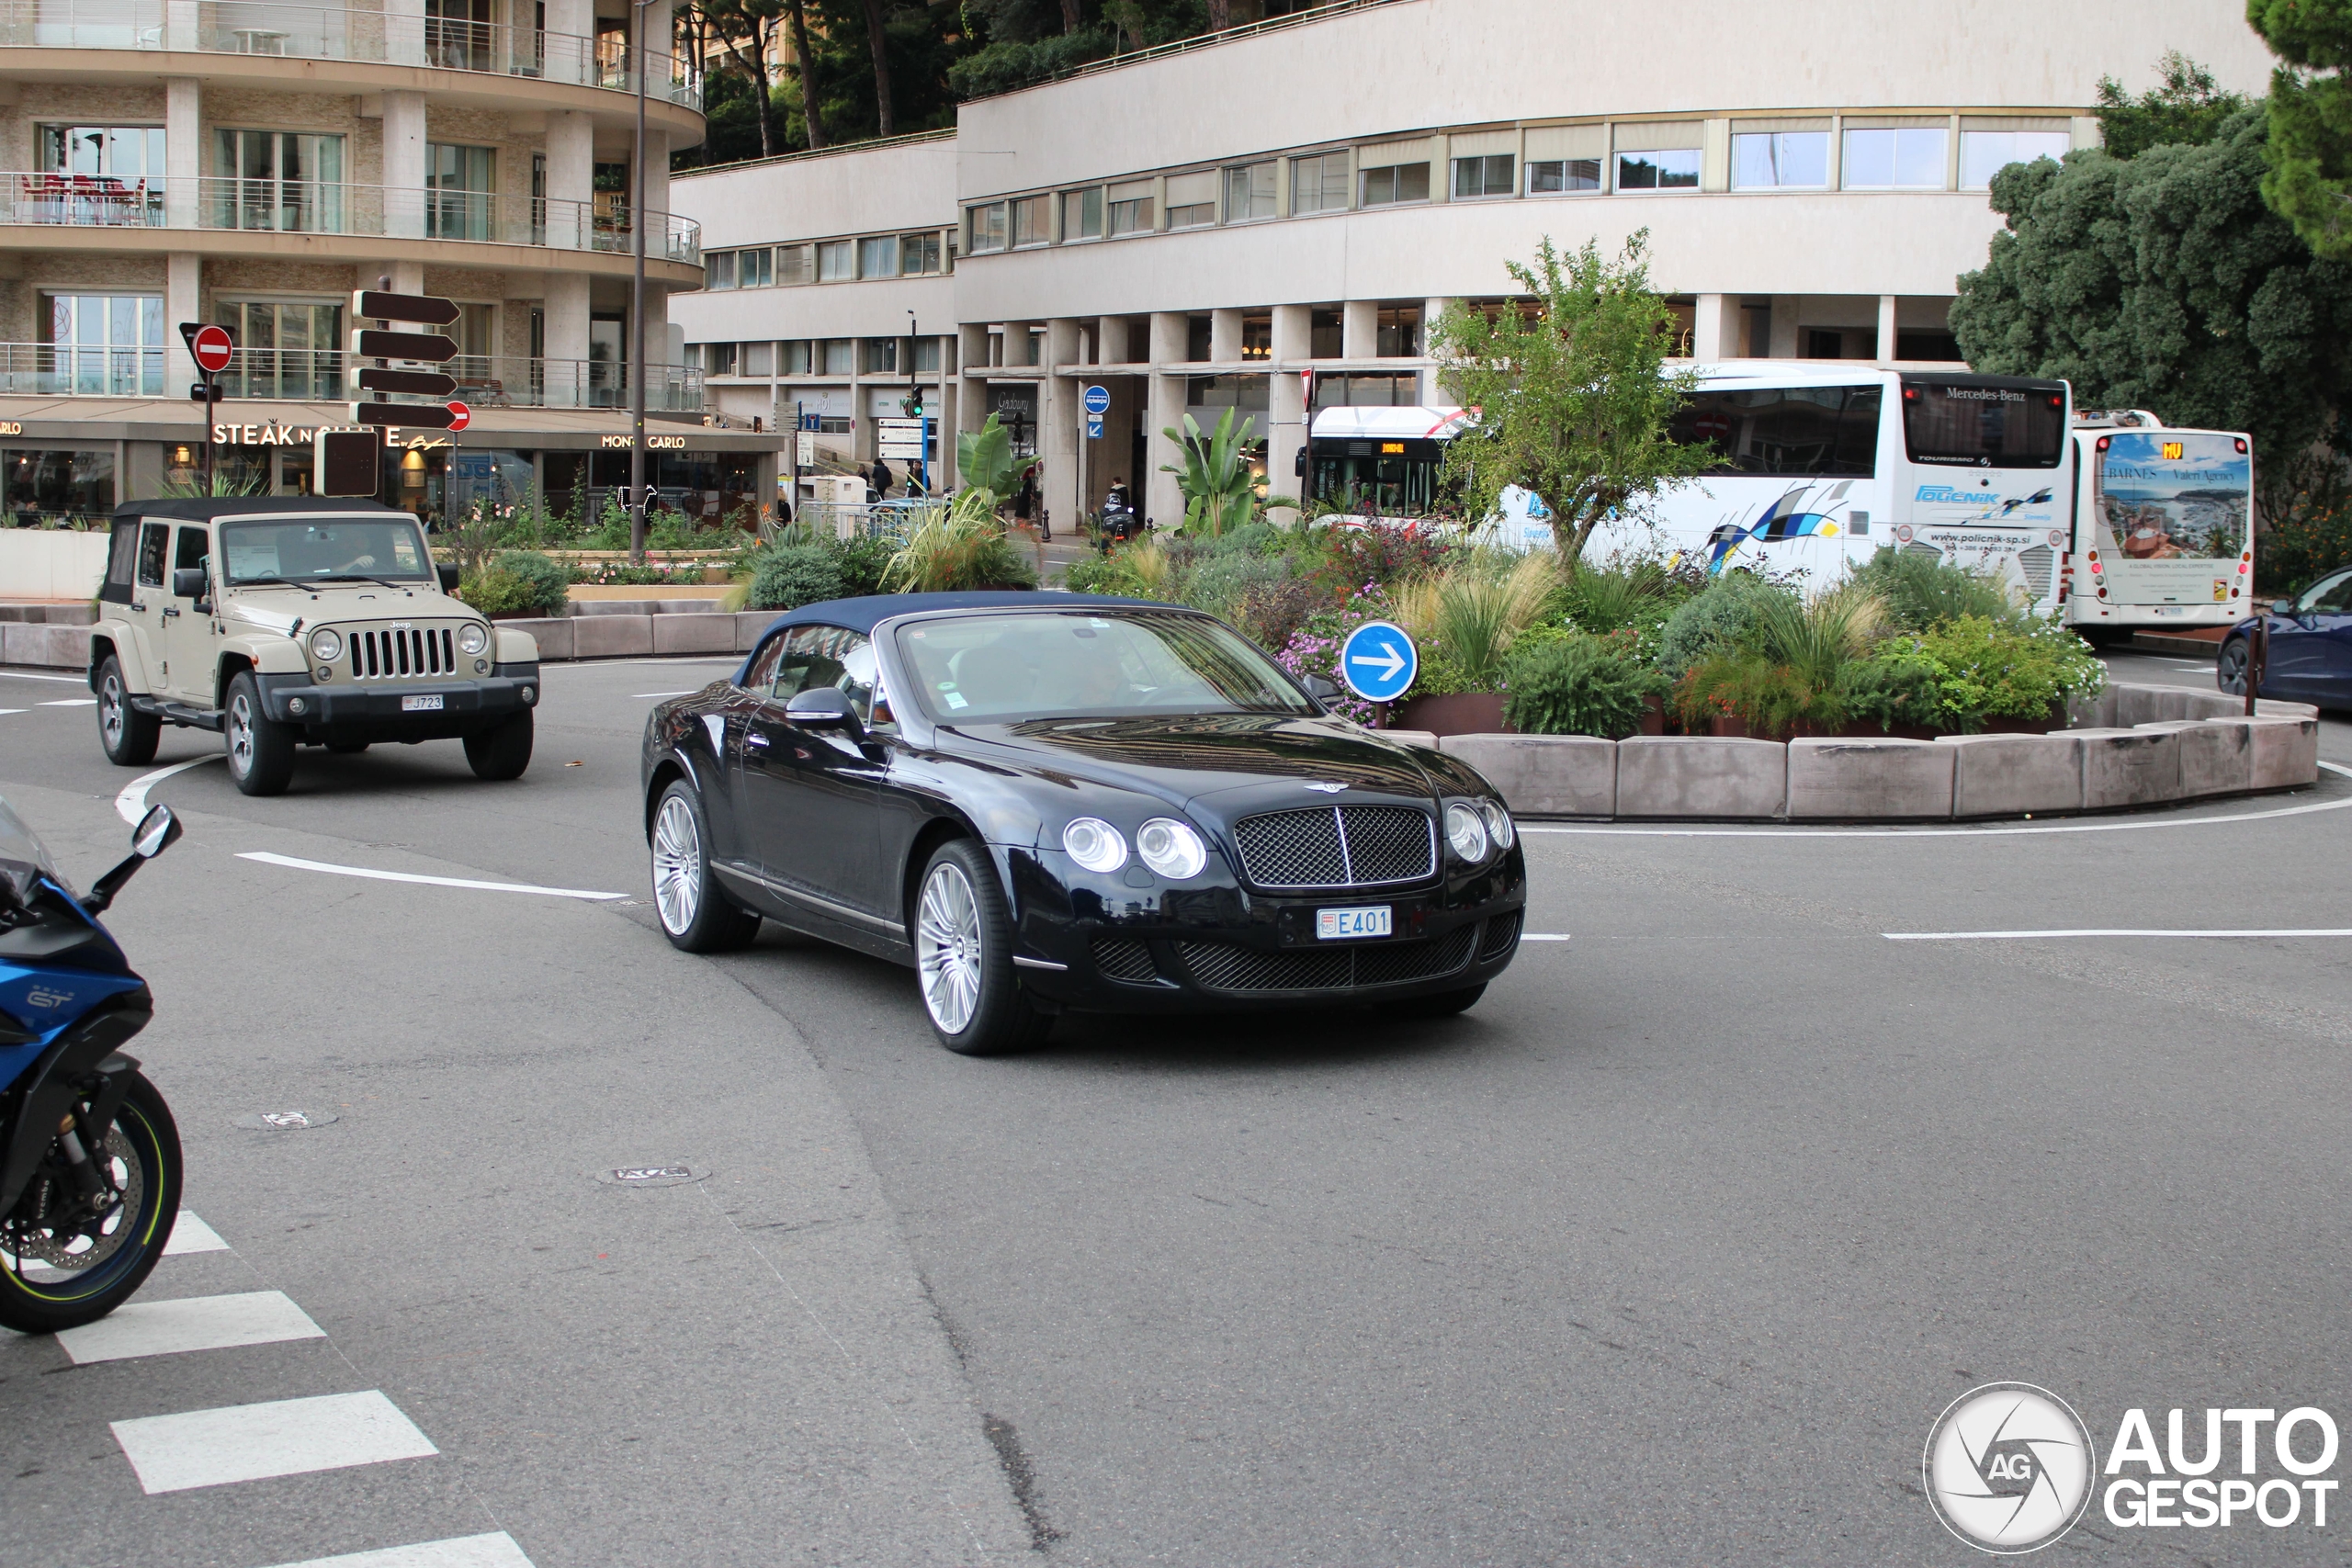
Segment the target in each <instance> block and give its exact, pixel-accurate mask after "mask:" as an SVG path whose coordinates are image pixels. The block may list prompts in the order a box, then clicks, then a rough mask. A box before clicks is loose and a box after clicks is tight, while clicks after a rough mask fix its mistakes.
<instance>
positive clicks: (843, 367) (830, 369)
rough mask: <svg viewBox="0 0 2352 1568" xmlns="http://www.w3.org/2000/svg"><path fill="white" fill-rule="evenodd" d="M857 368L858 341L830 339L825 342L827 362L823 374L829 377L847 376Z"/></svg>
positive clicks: (841, 338)
mask: <svg viewBox="0 0 2352 1568" xmlns="http://www.w3.org/2000/svg"><path fill="white" fill-rule="evenodd" d="M856 368H857V340H856V339H854V338H846V337H829V338H827V339H826V340H825V362H824V365H823V367H821V373H822V374H824V375H827V376H847V375H850V374H852V373H854V371H855V370H856Z"/></svg>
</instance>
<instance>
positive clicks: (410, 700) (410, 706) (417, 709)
mask: <svg viewBox="0 0 2352 1568" xmlns="http://www.w3.org/2000/svg"><path fill="white" fill-rule="evenodd" d="M440 711H441V694H440V693H438V692H435V693H433V694H430V695H428V696H422V697H402V698H401V712H402V713H439V712H440Z"/></svg>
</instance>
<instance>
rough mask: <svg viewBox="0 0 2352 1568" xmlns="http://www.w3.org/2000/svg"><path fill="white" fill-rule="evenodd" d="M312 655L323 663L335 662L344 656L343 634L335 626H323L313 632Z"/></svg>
mask: <svg viewBox="0 0 2352 1568" xmlns="http://www.w3.org/2000/svg"><path fill="white" fill-rule="evenodd" d="M342 657H343V634H342V633H341V632H339V631H337V630H335V629H334V627H333V626H321V627H320V628H319V629H318V630H317V631H314V632H312V633H311V658H313V659H315V660H318V661H319V662H320V663H322V664H333V663H334V661H335V660H338V659H341V658H342Z"/></svg>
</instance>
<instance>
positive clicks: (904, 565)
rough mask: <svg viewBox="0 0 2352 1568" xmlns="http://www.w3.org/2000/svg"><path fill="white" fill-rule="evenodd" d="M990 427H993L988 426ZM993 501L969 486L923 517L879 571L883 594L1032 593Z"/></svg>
mask: <svg viewBox="0 0 2352 1568" xmlns="http://www.w3.org/2000/svg"><path fill="white" fill-rule="evenodd" d="M991 423H993V421H991ZM996 508H997V495H996V492H995V491H991V490H989V489H988V488H987V487H986V486H983V485H967V486H966V487H965V488H964V489H962V490H960V491H956V499H955V500H954V501H953V502H949V503H948V504H947V505H946V506H945V507H944V508H941V509H935V510H933V512H932V513H931V514H930V515H929V516H927V517H925V518H924V519H923V521H922V524H921V525H919V526H917V527H916V529H915V531H914V532H913V533H911V534H910V535H909V536H907V542H906V543H905V544H904V545H903V546H901V547H899V553H898V554H896V555H894V556H892V557H891V558H890V560H889V564H888V565H887V566H885V567H884V568H883V569H882V591H883V592H886V593H939V592H948V591H951V590H955V589H968V588H1034V587H1035V586H1036V575H1035V572H1034V571H1032V570H1031V569H1030V567H1029V564H1028V563H1027V562H1026V561H1024V560H1023V559H1022V558H1021V552H1020V551H1018V550H1016V549H1014V548H1013V547H1012V542H1011V541H1010V540H1008V539H1007V538H1006V537H1005V536H1004V525H1003V524H1002V523H1001V522H1000V521H999V520H998V518H997V514H996Z"/></svg>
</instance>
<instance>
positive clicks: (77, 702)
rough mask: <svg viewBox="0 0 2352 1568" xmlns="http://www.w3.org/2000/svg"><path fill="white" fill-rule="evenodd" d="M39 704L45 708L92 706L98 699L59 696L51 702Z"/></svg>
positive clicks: (96, 703)
mask: <svg viewBox="0 0 2352 1568" xmlns="http://www.w3.org/2000/svg"><path fill="white" fill-rule="evenodd" d="M97 705H98V699H97V698H96V697H60V698H58V699H57V700H56V701H55V702H53V703H43V704H41V706H42V707H45V708H94V707H96V706H97Z"/></svg>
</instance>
